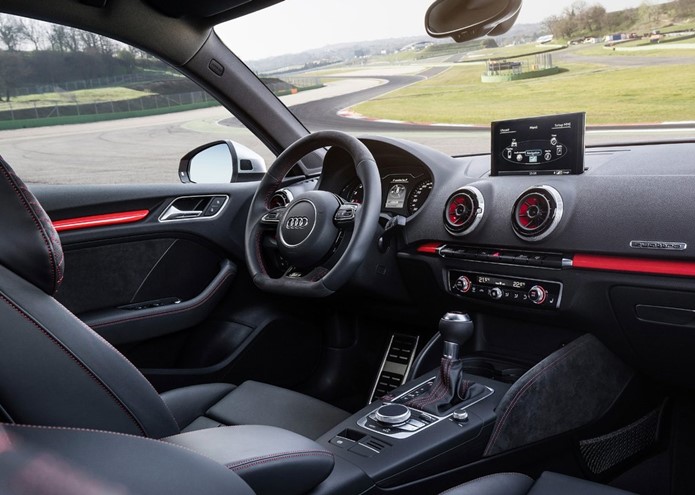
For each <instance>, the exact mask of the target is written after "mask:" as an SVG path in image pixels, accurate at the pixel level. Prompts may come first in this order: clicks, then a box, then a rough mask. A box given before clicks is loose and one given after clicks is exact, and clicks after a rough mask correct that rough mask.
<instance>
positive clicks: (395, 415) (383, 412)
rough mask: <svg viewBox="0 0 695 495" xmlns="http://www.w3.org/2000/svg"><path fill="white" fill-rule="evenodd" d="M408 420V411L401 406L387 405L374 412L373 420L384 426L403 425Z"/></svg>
mask: <svg viewBox="0 0 695 495" xmlns="http://www.w3.org/2000/svg"><path fill="white" fill-rule="evenodd" d="M409 418H410V409H408V408H407V407H405V406H404V405H402V404H387V405H385V406H381V407H380V408H379V409H377V410H376V411H374V419H376V420H377V421H378V422H379V423H381V424H384V425H397V424H400V423H405V422H406V421H408V419H409Z"/></svg>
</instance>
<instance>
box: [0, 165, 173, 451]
mask: <svg viewBox="0 0 695 495" xmlns="http://www.w3.org/2000/svg"><path fill="white" fill-rule="evenodd" d="M0 211H2V212H3V215H2V216H0V232H2V236H1V237H0V416H4V420H6V421H10V422H15V423H24V424H36V425H50V426H69V427H77V428H93V429H100V430H107V431H115V432H122V433H130V434H135V435H142V436H147V437H153V438H161V437H164V436H168V435H172V434H176V433H178V432H179V428H178V426H177V424H176V421H175V420H174V418H173V417H172V415H171V413H170V411H169V410H168V409H167V407H166V406H165V405H164V403H163V402H162V400H161V398H160V397H159V395H158V394H157V392H156V391H155V390H154V388H152V386H151V385H150V383H149V382H148V381H147V379H145V377H144V376H143V375H142V374H141V373H140V372H139V371H138V370H137V369H136V368H135V367H134V366H133V365H132V364H131V363H130V362H129V361H128V360H127V359H126V358H125V357H123V356H122V355H121V354H120V353H119V352H118V351H117V350H116V349H114V348H113V347H112V346H111V345H110V344H109V343H108V342H106V341H105V340H104V339H102V338H101V337H100V336H99V335H98V334H96V333H95V332H94V331H93V330H92V329H91V328H89V327H88V326H87V325H85V324H84V323H82V322H81V321H80V320H79V319H78V318H76V317H75V316H74V315H73V314H72V313H70V311H68V310H67V309H66V308H65V307H63V306H62V305H61V304H60V303H59V302H58V301H56V300H55V299H54V298H53V294H54V292H55V291H56V290H57V289H58V287H59V285H60V282H61V280H62V276H63V253H62V248H61V244H60V239H59V237H58V234H57V232H56V231H55V229H54V228H53V224H52V223H51V221H50V219H49V218H48V215H46V213H45V211H44V210H43V208H42V207H41V205H40V204H39V202H38V201H37V200H36V198H35V197H34V195H33V194H32V193H31V192H30V191H29V190H28V189H27V187H26V186H25V185H24V184H23V183H22V181H21V180H20V179H19V178H18V177H17V176H16V175H15V174H14V172H13V171H12V169H11V168H10V166H9V165H8V164H7V163H6V162H5V161H4V160H3V159H2V158H0Z"/></svg>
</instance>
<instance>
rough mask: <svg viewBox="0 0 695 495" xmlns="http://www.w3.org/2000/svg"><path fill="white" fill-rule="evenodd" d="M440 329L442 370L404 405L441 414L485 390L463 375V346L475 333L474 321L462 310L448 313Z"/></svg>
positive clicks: (442, 320) (440, 321)
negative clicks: (426, 388) (427, 388)
mask: <svg viewBox="0 0 695 495" xmlns="http://www.w3.org/2000/svg"><path fill="white" fill-rule="evenodd" d="M439 332H440V333H441V335H442V338H443V340H444V355H443V356H442V362H441V365H440V367H439V373H438V375H437V377H436V378H435V380H434V382H433V383H432V386H431V387H430V389H429V391H428V392H426V393H424V394H422V395H419V396H417V397H415V398H414V399H412V400H410V401H408V402H407V403H406V404H405V405H406V406H409V407H412V408H415V409H419V410H421V411H425V412H428V413H432V414H436V415H442V414H446V413H447V411H449V410H450V409H452V408H454V407H456V406H457V405H459V404H461V403H463V402H466V401H468V400H469V399H472V398H474V397H476V396H478V395H480V394H481V393H483V392H484V391H485V388H484V387H483V386H482V385H480V384H478V383H474V382H471V381H469V380H465V379H464V377H463V361H462V360H461V358H460V355H459V354H460V350H461V347H463V345H464V344H465V343H466V342H467V341H468V340H469V339H470V338H471V337H472V336H473V321H471V318H470V316H468V315H467V314H465V313H460V312H450V313H446V314H445V315H444V316H443V317H442V318H441V319H440V320H439Z"/></svg>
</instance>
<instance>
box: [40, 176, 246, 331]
mask: <svg viewBox="0 0 695 495" xmlns="http://www.w3.org/2000/svg"><path fill="white" fill-rule="evenodd" d="M32 190H33V191H34V193H35V194H36V195H37V197H38V198H39V200H40V201H41V203H42V204H43V205H44V206H45V208H46V209H47V212H48V214H49V216H50V217H51V218H52V219H53V221H54V222H56V223H58V225H60V226H63V227H64V226H66V225H68V226H70V227H69V228H68V229H67V230H65V229H64V228H63V229H62V230H61V232H60V236H61V241H62V243H63V247H64V250H65V260H66V270H65V279H64V282H63V284H62V286H61V288H60V290H59V292H58V294H57V296H56V298H57V299H58V300H59V301H60V302H61V303H63V304H64V305H65V306H66V307H67V308H68V309H69V310H71V311H72V312H73V313H75V314H76V315H77V316H78V317H80V318H81V319H82V320H83V321H85V322H86V323H87V324H88V325H90V326H91V327H92V328H93V329H94V330H95V331H97V332H98V333H100V334H102V336H104V337H105V338H106V339H107V340H109V341H110V342H112V343H113V344H124V343H130V344H132V343H137V342H141V341H145V340H147V339H151V338H153V337H157V336H161V335H166V334H171V333H175V332H179V331H182V330H185V329H187V328H191V327H193V326H195V325H198V324H200V323H201V322H203V321H205V319H206V318H207V317H208V316H209V315H210V314H211V312H212V311H213V309H214V308H215V307H216V305H217V304H218V303H219V301H220V300H221V299H222V297H224V295H225V293H226V292H227V289H228V288H229V286H230V284H231V283H232V281H233V280H234V278H235V276H236V272H237V265H238V264H239V263H243V251H242V246H243V235H244V223H245V216H246V212H247V206H248V203H249V201H250V198H251V196H252V194H253V192H254V191H255V185H249V184H224V185H215V186H195V185H183V184H181V185H178V184H174V185H171V186H105V187H102V186H89V187H84V186H82V187H79V188H73V187H65V186H38V187H33V188H32ZM191 195H205V196H213V197H214V196H215V195H224V196H225V197H229V200H228V201H227V202H226V203H225V205H224V208H223V209H222V210H220V211H219V212H218V213H217V214H216V215H215V216H214V217H201V218H192V219H183V220H177V221H168V222H166V221H165V222H162V221H160V220H159V219H160V216H161V213H162V211H163V210H164V208H165V207H166V206H167V205H170V204H171V203H172V202H173V201H174V200H176V198H179V197H184V196H185V197H190V196H191ZM129 211H139V212H146V213H145V214H142V213H139V214H138V215H133V216H126V215H122V214H121V213H123V212H129ZM90 219H91V220H90ZM111 219H115V223H114V222H112V221H111ZM123 219H127V220H126V221H123Z"/></svg>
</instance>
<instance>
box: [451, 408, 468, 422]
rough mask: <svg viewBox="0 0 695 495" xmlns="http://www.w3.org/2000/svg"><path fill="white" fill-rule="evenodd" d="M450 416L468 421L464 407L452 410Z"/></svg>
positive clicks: (457, 419) (455, 419)
mask: <svg viewBox="0 0 695 495" xmlns="http://www.w3.org/2000/svg"><path fill="white" fill-rule="evenodd" d="M451 417H452V419H453V420H454V421H459V422H464V421H468V411H466V410H465V409H457V410H456V411H454V413H453V414H452V415H451Z"/></svg>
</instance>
